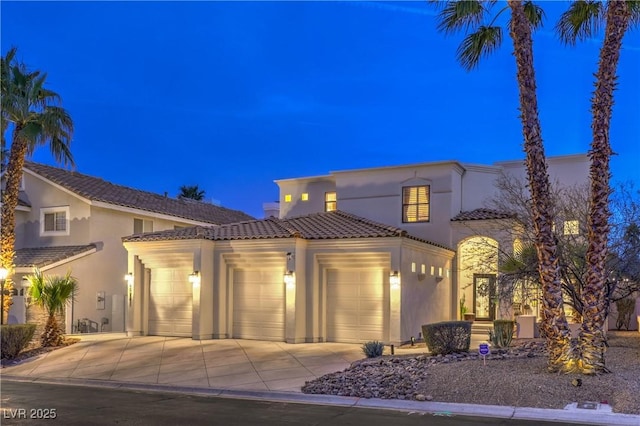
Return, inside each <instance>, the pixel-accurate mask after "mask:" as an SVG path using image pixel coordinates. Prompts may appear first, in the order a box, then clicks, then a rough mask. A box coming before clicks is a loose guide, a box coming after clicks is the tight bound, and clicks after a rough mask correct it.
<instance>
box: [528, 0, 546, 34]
mask: <svg viewBox="0 0 640 426" xmlns="http://www.w3.org/2000/svg"><path fill="white" fill-rule="evenodd" d="M523 6H524V14H525V15H526V16H527V19H528V20H529V22H530V23H531V28H532V29H538V28H542V24H543V21H544V18H545V17H546V15H545V14H544V10H543V9H542V8H541V7H540V6H538V5H537V4H535V3H534V2H532V1H525V2H524V4H523Z"/></svg>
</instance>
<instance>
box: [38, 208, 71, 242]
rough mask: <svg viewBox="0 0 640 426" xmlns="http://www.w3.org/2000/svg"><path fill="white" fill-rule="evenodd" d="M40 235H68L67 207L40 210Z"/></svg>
mask: <svg viewBox="0 0 640 426" xmlns="http://www.w3.org/2000/svg"><path fill="white" fill-rule="evenodd" d="M40 235H43V236H56V235H69V207H68V206H65V207H45V208H42V209H40Z"/></svg>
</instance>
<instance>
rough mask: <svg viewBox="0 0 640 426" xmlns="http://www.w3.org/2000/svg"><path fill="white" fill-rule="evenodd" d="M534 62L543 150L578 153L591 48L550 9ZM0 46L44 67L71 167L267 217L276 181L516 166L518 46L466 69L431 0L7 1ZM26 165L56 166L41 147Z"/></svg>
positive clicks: (622, 89)
mask: <svg viewBox="0 0 640 426" xmlns="http://www.w3.org/2000/svg"><path fill="white" fill-rule="evenodd" d="M542 5H543V6H544V8H545V10H546V12H547V20H546V25H545V27H544V28H543V29H542V31H540V32H538V33H537V34H536V35H535V39H534V43H535V45H534V49H535V51H534V54H535V59H534V60H535V65H536V72H537V78H538V89H539V92H538V96H539V106H540V114H541V121H542V126H543V138H544V140H545V146H546V151H547V155H565V154H575V153H580V152H586V151H587V150H588V149H589V143H590V140H591V129H590V121H591V117H590V112H589V108H590V97H591V92H592V89H593V73H594V72H595V71H596V66H597V59H598V51H599V47H600V39H594V40H592V41H590V42H587V43H584V44H581V45H579V46H578V47H575V48H569V47H564V46H562V45H560V43H559V42H558V41H557V40H556V38H555V36H554V33H553V26H554V24H555V21H556V19H557V17H558V16H559V13H560V12H561V11H562V10H563V9H564V8H565V7H566V3H564V2H543V3H542ZM0 12H1V37H2V38H1V50H2V54H3V55H4V54H5V53H6V51H7V50H8V49H9V48H10V47H11V46H17V47H18V54H19V58H20V59H22V60H23V61H24V62H25V63H27V64H28V65H29V66H30V67H31V68H36V69H41V70H44V71H46V72H48V83H49V88H51V89H53V90H55V91H57V92H58V93H60V94H61V95H62V97H63V101H64V106H65V107H66V108H67V109H68V110H69V111H70V113H71V114H72V116H73V118H74V122H75V125H76V132H75V137H74V141H73V145H72V150H73V153H74V157H75V160H76V166H77V170H78V171H80V172H83V173H87V174H90V175H95V176H99V177H102V178H104V179H107V180H109V181H112V182H114V183H118V184H122V185H127V186H132V187H136V188H140V189H144V190H148V191H153V192H158V193H164V192H165V191H166V192H168V193H169V194H170V195H172V196H175V195H176V194H177V192H178V188H179V187H180V186H181V185H185V184H188V185H194V184H198V185H199V186H200V188H202V189H205V190H206V193H207V197H208V198H213V199H216V200H219V201H221V202H222V205H224V206H226V207H230V208H235V209H240V210H244V211H246V212H247V213H249V214H252V215H254V216H257V217H261V216H262V203H263V202H267V201H275V200H276V199H277V197H278V188H277V185H276V184H274V183H273V180H274V179H281V178H293V177H301V176H311V175H322V174H326V173H328V172H329V171H331V170H344V169H353V168H363V167H375V166H385V165H395V164H405V163H415V162H428V161H437V160H452V159H455V160H460V161H465V162H476V163H481V164H491V163H493V162H494V161H501V160H513V159H519V158H523V156H524V154H523V152H522V133H521V127H520V122H519V119H518V110H517V108H518V92H517V85H516V82H515V64H514V60H513V57H512V54H511V51H512V46H511V40H510V38H509V37H508V35H507V34H506V33H505V37H504V41H503V47H502V48H501V49H500V50H499V51H497V52H495V53H494V54H493V55H492V56H491V57H490V58H487V59H485V60H483V61H482V63H481V64H480V67H479V69H477V70H475V71H472V72H466V71H464V70H463V69H462V68H461V67H460V66H459V65H458V63H457V62H456V58H455V50H456V47H457V45H458V43H459V42H460V40H461V38H462V36H461V35H456V36H450V37H445V36H444V35H443V34H441V33H438V32H437V31H436V30H435V17H434V11H433V10H432V9H431V8H430V7H429V6H428V5H427V4H426V3H425V2H383V3H373V2H339V1H335V2H123V3H120V2H80V1H77V2H8V1H2V2H1V3H0ZM638 76H640V31H638V30H636V31H635V32H632V33H628V34H627V36H626V38H625V40H624V48H623V52H622V55H621V60H620V67H619V86H618V88H619V90H618V91H617V92H616V93H615V99H616V104H615V107H614V117H613V120H612V132H611V141H612V146H613V149H614V151H615V152H616V153H618V155H617V156H615V157H614V158H613V160H612V168H613V179H614V180H616V181H626V180H634V181H635V183H636V186H640V172H638V163H639V160H640V143H639V142H640V78H639V77H638ZM33 159H34V160H35V161H39V162H43V163H48V164H54V163H53V162H52V159H51V157H50V155H49V153H48V151H47V150H46V149H43V148H41V149H40V150H39V151H37V152H36V154H35V155H34V157H33Z"/></svg>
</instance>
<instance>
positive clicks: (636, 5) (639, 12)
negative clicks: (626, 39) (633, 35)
mask: <svg viewBox="0 0 640 426" xmlns="http://www.w3.org/2000/svg"><path fill="white" fill-rule="evenodd" d="M627 3H629V11H630V12H631V18H629V29H630V30H632V29H635V28H637V27H640V1H638V0H629V1H628V2H627Z"/></svg>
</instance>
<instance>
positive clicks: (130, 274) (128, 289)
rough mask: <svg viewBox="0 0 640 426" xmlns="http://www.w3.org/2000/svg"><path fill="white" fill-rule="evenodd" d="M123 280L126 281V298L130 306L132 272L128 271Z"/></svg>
mask: <svg viewBox="0 0 640 426" xmlns="http://www.w3.org/2000/svg"><path fill="white" fill-rule="evenodd" d="M124 280H125V281H126V282H127V299H128V300H129V306H131V300H132V299H133V274H132V273H131V272H129V273H128V274H126V275H125V276H124Z"/></svg>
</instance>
